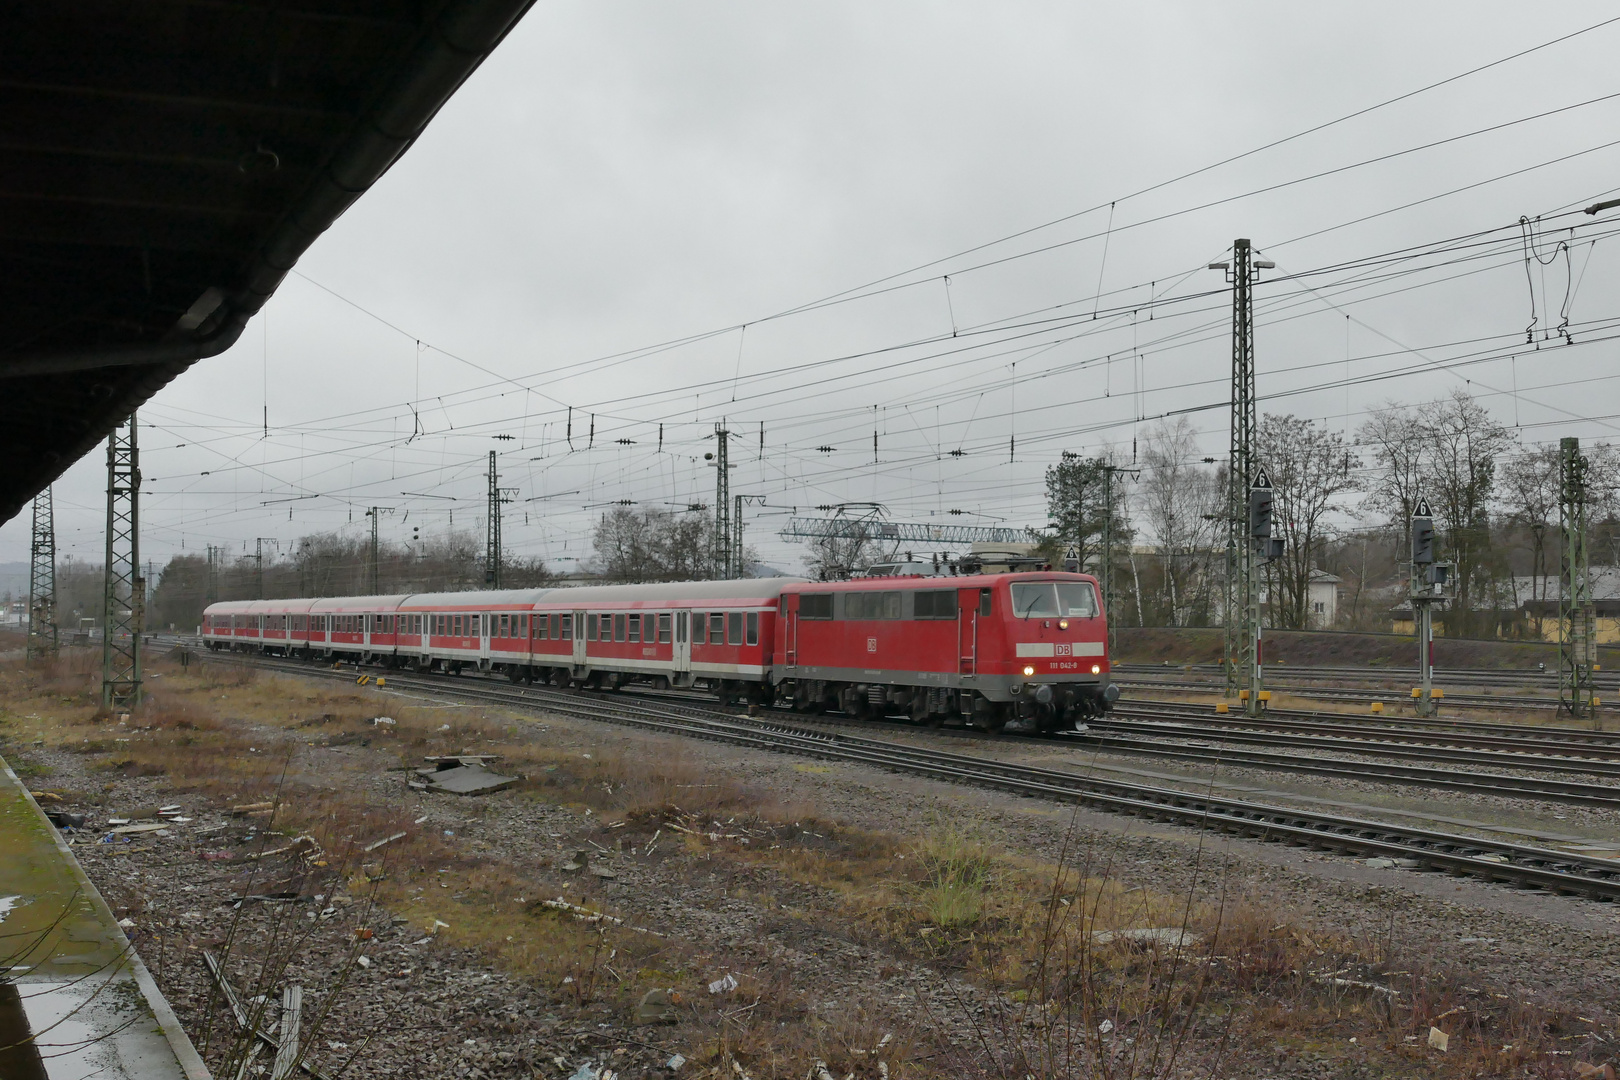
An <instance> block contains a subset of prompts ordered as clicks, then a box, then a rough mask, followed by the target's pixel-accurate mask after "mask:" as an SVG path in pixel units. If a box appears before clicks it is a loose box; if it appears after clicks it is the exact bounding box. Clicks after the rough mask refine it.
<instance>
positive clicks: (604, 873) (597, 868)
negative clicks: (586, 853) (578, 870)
mask: <svg viewBox="0 0 1620 1080" xmlns="http://www.w3.org/2000/svg"><path fill="white" fill-rule="evenodd" d="M591 874H592V876H594V877H599V878H607V879H608V880H610V881H611V880H612V879H614V878H616V877H618V876H619V875H618V873H617V872H615V871H613V870H611V869H609V868H608V867H606V866H603V865H602V864H600V863H594V864H592V866H591Z"/></svg>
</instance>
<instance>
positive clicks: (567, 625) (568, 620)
mask: <svg viewBox="0 0 1620 1080" xmlns="http://www.w3.org/2000/svg"><path fill="white" fill-rule="evenodd" d="M552 618H553V619H560V620H561V621H562V637H560V638H558V639H557V640H558V641H572V640H573V639H574V616H573V615H553V616H552Z"/></svg>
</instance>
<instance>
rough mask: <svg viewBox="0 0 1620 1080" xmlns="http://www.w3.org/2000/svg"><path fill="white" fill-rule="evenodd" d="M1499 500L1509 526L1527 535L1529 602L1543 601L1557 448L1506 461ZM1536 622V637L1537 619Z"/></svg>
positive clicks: (1554, 506) (1554, 519)
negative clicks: (1516, 526) (1517, 527)
mask: <svg viewBox="0 0 1620 1080" xmlns="http://www.w3.org/2000/svg"><path fill="white" fill-rule="evenodd" d="M1502 500H1503V503H1504V504H1505V509H1506V511H1507V513H1506V518H1507V521H1508V523H1509V524H1512V525H1518V526H1520V527H1522V528H1523V529H1524V530H1525V531H1526V532H1528V533H1529V534H1530V597H1529V599H1531V600H1545V599H1546V598H1547V597H1546V592H1547V590H1546V588H1545V582H1546V576H1547V530H1548V529H1549V528H1552V527H1553V526H1554V525H1555V524H1556V523H1557V521H1558V448H1557V447H1556V446H1541V447H1537V448H1535V449H1533V450H1528V451H1526V452H1525V453H1523V454H1520V455H1519V456H1517V457H1515V458H1513V459H1511V460H1510V461H1508V463H1507V464H1506V465H1505V466H1504V467H1503V469H1502ZM1514 599H1515V600H1516V601H1517V600H1518V599H1519V598H1518V597H1515V598H1514ZM1535 621H1536V633H1537V634H1538V635H1539V634H1540V632H1541V619H1540V617H1539V616H1537V617H1536V619H1535Z"/></svg>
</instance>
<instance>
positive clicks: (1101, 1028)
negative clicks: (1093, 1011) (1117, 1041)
mask: <svg viewBox="0 0 1620 1080" xmlns="http://www.w3.org/2000/svg"><path fill="white" fill-rule="evenodd" d="M1113 1030H1114V1022H1113V1021H1112V1020H1104V1021H1103V1022H1102V1023H1100V1024H1098V1025H1097V1031H1098V1032H1099V1033H1100V1034H1103V1035H1107V1034H1108V1033H1109V1032H1110V1031H1113Z"/></svg>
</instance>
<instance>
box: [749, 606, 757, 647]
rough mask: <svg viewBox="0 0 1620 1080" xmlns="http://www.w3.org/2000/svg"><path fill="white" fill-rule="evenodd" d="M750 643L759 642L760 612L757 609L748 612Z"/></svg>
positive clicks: (755, 643)
mask: <svg viewBox="0 0 1620 1080" xmlns="http://www.w3.org/2000/svg"><path fill="white" fill-rule="evenodd" d="M748 644H750V645H758V644H759V612H757V611H750V612H749V613H748Z"/></svg>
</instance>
